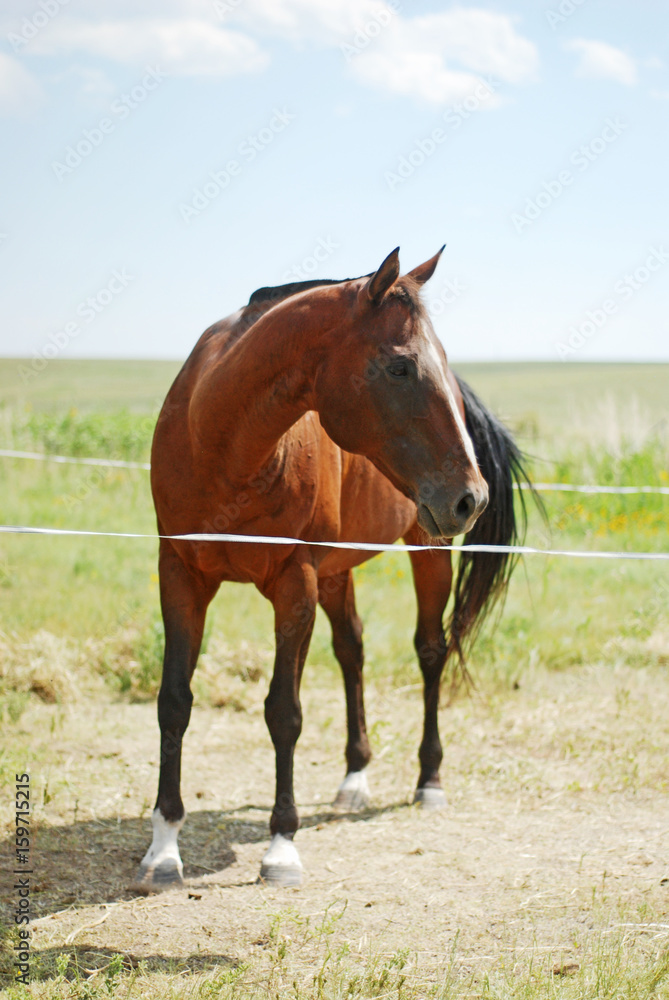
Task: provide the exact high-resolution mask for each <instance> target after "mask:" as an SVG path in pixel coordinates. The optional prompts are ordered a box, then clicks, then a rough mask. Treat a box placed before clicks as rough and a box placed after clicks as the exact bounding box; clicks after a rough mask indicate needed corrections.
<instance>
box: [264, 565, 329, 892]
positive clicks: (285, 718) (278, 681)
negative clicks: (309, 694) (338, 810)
mask: <svg viewBox="0 0 669 1000" xmlns="http://www.w3.org/2000/svg"><path fill="white" fill-rule="evenodd" d="M268 596H269V597H270V599H271V600H272V603H273V604H274V616H275V634H276V659H275V661H274V674H273V676H272V682H271V684H270V688H269V693H268V695H267V698H266V700H265V719H266V721H267V728H268V729H269V732H270V736H271V737H272V743H273V744H274V749H275V752H276V795H275V801H274V809H273V810H272V818H271V820H270V831H271V833H272V842H271V844H270V846H269V850H268V851H267V852H266V854H265V856H264V857H263V860H262V866H261V869H260V877H261V879H263V881H265V882H267V883H269V884H271V885H282V886H290V885H299V884H300V882H301V881H302V862H301V861H300V857H299V854H298V853H297V848H296V847H295V845H294V843H293V837H294V835H295V833H296V831H297V829H298V827H299V825H300V821H299V817H298V815H297V808H296V806H295V797H294V794H293V757H294V753H295V744H296V743H297V740H298V738H299V735H300V732H301V731H302V709H301V707H300V696H299V688H300V679H301V676H302V668H303V666H304V661H305V660H306V656H307V652H308V649H309V640H310V639H311V632H312V629H313V625H314V617H315V614H316V602H317V599H318V584H317V580H316V571H315V569H314V567H313V566H312V565H311V564H310V563H306V562H305V563H301V562H293V563H291V564H290V565H289V566H287V567H286V569H285V570H284V572H283V573H282V574H281V576H280V577H279V579H278V581H277V583H276V585H275V587H274V588H273V590H272V592H271V594H269V595H268Z"/></svg>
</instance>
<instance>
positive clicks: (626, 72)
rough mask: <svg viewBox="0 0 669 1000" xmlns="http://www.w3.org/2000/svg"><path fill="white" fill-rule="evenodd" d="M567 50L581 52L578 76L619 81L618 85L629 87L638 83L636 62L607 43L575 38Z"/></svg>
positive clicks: (577, 69) (569, 43) (568, 44)
mask: <svg viewBox="0 0 669 1000" xmlns="http://www.w3.org/2000/svg"><path fill="white" fill-rule="evenodd" d="M566 48H568V49H570V50H571V51H572V52H579V53H580V55H581V59H580V62H579V64H578V66H577V68H576V75H577V76H591V77H597V78H600V79H604V80H617V81H618V83H624V84H626V85H627V86H631V85H632V84H635V83H636V82H637V75H636V64H635V62H634V60H633V59H631V58H630V57H629V56H628V55H627V54H626V53H625V52H623V51H622V50H621V49H616V48H615V47H614V46H613V45H609V44H608V43H607V42H597V41H588V40H587V39H585V38H574V39H572V41H570V42H567V43H566Z"/></svg>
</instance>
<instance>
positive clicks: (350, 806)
mask: <svg viewBox="0 0 669 1000" xmlns="http://www.w3.org/2000/svg"><path fill="white" fill-rule="evenodd" d="M368 805H369V785H368V784H367V775H366V774H365V772H364V771H349V773H348V774H347V775H346V777H345V778H344V780H343V781H342V783H341V785H340V786H339V790H338V792H337V797H336V799H335V800H334V802H333V803H332V807H333V809H338V810H341V812H360V811H361V810H362V809H366V808H367V806H368Z"/></svg>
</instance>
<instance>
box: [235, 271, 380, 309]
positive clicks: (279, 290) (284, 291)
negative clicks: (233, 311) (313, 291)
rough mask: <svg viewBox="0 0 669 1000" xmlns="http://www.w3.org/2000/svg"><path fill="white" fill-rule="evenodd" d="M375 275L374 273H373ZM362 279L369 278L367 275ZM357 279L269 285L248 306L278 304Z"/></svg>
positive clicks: (320, 279) (257, 293)
mask: <svg viewBox="0 0 669 1000" xmlns="http://www.w3.org/2000/svg"><path fill="white" fill-rule="evenodd" d="M372 273H374V272H372ZM361 277H365V278H369V277H370V275H368V274H365V275H361ZM355 280H357V279H355V278H316V279H314V280H312V281H292V282H290V284H288V285H273V286H272V285H268V286H267V287H266V288H257V289H256V290H255V292H253V294H252V295H251V297H250V299H249V302H248V304H249V305H250V306H252V305H256V304H257V303H258V302H278V301H279V299H287V298H288V296H289V295H297V294H298V292H308V291H309V289H310V288H319V287H320V286H322V285H343V284H344V282H346V281H355Z"/></svg>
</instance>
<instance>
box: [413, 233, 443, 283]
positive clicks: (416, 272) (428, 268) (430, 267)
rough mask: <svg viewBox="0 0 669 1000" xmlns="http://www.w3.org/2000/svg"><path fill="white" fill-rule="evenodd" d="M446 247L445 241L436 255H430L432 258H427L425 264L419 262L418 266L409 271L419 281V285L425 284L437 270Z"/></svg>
mask: <svg viewBox="0 0 669 1000" xmlns="http://www.w3.org/2000/svg"><path fill="white" fill-rule="evenodd" d="M445 247H446V244H445V243H444V245H443V247H442V248H441V250H440V251H439V253H436V254H435V255H434V257H430V259H429V260H426V261H425V263H424V264H419V265H418V267H414V269H413V271H409V277H410V278H413V280H414V281H417V282H418V284H419V285H424V284H425V282H426V281H428V280H429V279H430V278H431V277H432V275H433V274H434V272H435V271H436V269H437V264H438V263H439V258H440V257H441V255H442V253H443V252H444V249H445Z"/></svg>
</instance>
